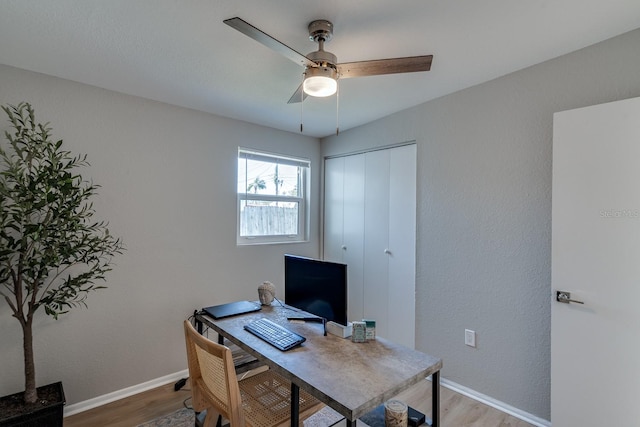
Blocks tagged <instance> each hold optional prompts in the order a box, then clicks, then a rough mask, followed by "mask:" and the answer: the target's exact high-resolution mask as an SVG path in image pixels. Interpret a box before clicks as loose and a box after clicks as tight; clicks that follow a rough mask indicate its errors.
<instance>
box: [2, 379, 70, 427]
mask: <svg viewBox="0 0 640 427" xmlns="http://www.w3.org/2000/svg"><path fill="white" fill-rule="evenodd" d="M23 395H24V393H23V392H21V393H16V394H12V395H9V396H4V397H0V427H44V426H46V427H62V419H63V417H64V403H65V398H64V390H63V389H62V383H61V382H57V383H53V384H49V385H45V386H42V387H38V398H39V400H38V402H36V403H34V404H31V405H26V404H25V403H24V401H23Z"/></svg>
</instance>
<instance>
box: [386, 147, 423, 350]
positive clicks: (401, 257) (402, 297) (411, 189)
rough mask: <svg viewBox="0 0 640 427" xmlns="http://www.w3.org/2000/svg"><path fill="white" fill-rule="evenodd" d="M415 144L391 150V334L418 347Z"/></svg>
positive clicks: (397, 339) (389, 288)
mask: <svg viewBox="0 0 640 427" xmlns="http://www.w3.org/2000/svg"><path fill="white" fill-rule="evenodd" d="M415 236H416V146H415V145H407V146H403V147H398V148H394V149H392V150H390V152H389V254H388V258H389V275H388V278H389V279H388V283H389V286H388V304H389V316H388V322H389V330H390V331H393V336H390V337H389V338H391V339H393V340H394V341H396V342H398V343H400V344H402V345H405V346H407V347H409V348H414V347H415V297H416V295H415V289H416V287H415V271H416V265H415V253H416V243H415V242H416V238H415Z"/></svg>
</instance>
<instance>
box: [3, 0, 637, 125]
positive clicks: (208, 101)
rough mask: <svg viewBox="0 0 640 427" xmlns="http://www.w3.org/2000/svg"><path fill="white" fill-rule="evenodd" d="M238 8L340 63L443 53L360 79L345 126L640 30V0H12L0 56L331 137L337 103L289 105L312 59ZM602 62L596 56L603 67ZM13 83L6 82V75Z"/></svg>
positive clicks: (343, 105) (344, 92)
mask: <svg viewBox="0 0 640 427" xmlns="http://www.w3.org/2000/svg"><path fill="white" fill-rule="evenodd" d="M234 16H239V17H241V18H243V19H244V20H245V21H248V22H249V23H251V24H253V25H254V26H256V27H258V28H260V29H261V30H262V31H264V32H266V33H268V34H270V35H271V36H272V37H275V38H276V39H278V40H280V41H281V42H283V43H285V44H287V45H289V46H290V47H292V48H293V49H295V50H297V51H299V52H302V53H308V52H311V51H314V50H316V48H317V45H316V44H315V43H314V42H312V41H310V40H309V39H308V32H307V25H308V23H309V22H310V21H312V20H314V19H328V20H330V21H332V22H333V24H334V37H333V39H332V40H331V41H330V42H329V43H327V44H326V46H325V49H326V50H328V51H330V52H332V53H334V54H335V55H337V57H338V62H353V61H362V60H370V59H382V58H393V57H401V56H414V55H426V54H433V55H434V59H433V65H432V68H431V71H429V72H423V73H411V74H396V75H386V76H375V77H362V78H356V79H347V80H344V81H343V82H341V84H340V103H339V114H338V117H339V126H340V130H346V129H349V128H352V127H355V126H358V125H361V124H364V123H367V122H370V121H372V120H375V119H378V118H380V117H384V116H386V115H389V114H392V113H394V112H397V111H400V110H403V109H406V108H408V107H411V106H414V105H417V104H421V103H423V102H425V101H428V100H430V99H434V98H437V97H440V96H443V95H446V94H448V93H452V92H455V91H458V90H460V89H463V88H466V87H469V86H473V85H475V84H478V83H481V82H485V81H487V80H491V79H493V78H496V77H499V76H502V75H505V74H508V73H510V72H513V71H515V70H518V69H522V68H525V67H527V66H530V65H533V64H536V63H539V62H542V61H545V60H548V59H551V58H554V57H557V56H560V55H562V54H565V53H568V52H571V51H574V50H577V49H580V48H582V47H585V46H588V45H591V44H594V43H596V42H599V41H602V40H605V39H607V38H611V37H613V36H616V35H618V34H622V33H624V32H627V31H630V30H632V29H635V28H638V27H639V26H640V1H639V0H606V1H602V0H483V1H479V0H395V1H390V0H323V1H309V0H272V1H265V0H180V1H179V0H2V1H1V2H0V63H2V64H6V65H11V66H15V67H19V68H23V69H27V70H32V71H37V72H41V73H45V74H49V75H53V76H58V77H62V78H65V79H69V80H74V81H77V82H82V83H87V84H90V85H94V86H98V87H102V88H106V89H111V90H115V91H119V92H123V93H128V94H132V95H137V96H141V97H144V98H149V99H153V100H158V101H162V102H167V103H170V104H174V105H180V106H183V107H189V108H193V109H196V110H201V111H206V112H210V113H214V114H217V115H221V116H225V117H231V118H235V119H240V120H244V121H248V122H252V123H257V124H261V125H266V126H270V127H273V128H277V129H283V130H287V131H291V132H297V131H299V127H300V120H301V117H302V120H303V122H304V134H306V135H311V136H316V137H322V136H326V135H331V134H334V133H335V130H336V100H335V97H331V98H328V99H321V98H307V100H306V101H305V102H304V110H303V111H301V108H300V104H299V103H298V104H287V101H288V100H289V97H290V96H291V95H292V94H293V92H294V91H295V89H296V88H297V87H298V85H299V84H300V82H301V77H302V71H303V69H302V67H300V66H298V65H296V64H295V63H293V62H292V61H290V60H288V59H286V58H285V57H283V56H280V55H279V54H277V53H274V52H272V51H270V50H269V49H268V48H266V47H264V46H263V45H261V44H259V43H257V42H256V41H254V40H252V39H250V38H248V37H247V36H244V35H243V34H241V33H239V32H238V31H236V30H234V29H232V28H231V27H228V26H227V25H225V24H223V23H222V21H223V19H226V18H230V17H234ZM595 65H596V64H594V66H595ZM0 84H2V82H0Z"/></svg>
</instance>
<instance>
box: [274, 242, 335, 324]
mask: <svg viewBox="0 0 640 427" xmlns="http://www.w3.org/2000/svg"><path fill="white" fill-rule="evenodd" d="M284 301H285V302H286V303H287V304H288V305H290V306H292V307H296V308H299V309H301V310H304V311H307V312H309V313H311V314H315V315H316V316H320V317H324V318H325V319H327V321H333V322H336V323H339V324H341V325H346V324H347V266H346V264H340V263H336V262H329V261H321V260H317V259H311V258H305V257H300V256H295V255H289V254H286V255H285V256H284Z"/></svg>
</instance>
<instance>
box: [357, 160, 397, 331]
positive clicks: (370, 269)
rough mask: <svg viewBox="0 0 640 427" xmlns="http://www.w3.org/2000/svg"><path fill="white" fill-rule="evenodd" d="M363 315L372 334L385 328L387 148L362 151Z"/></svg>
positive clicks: (387, 212) (386, 308)
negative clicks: (369, 321) (373, 322)
mask: <svg viewBox="0 0 640 427" xmlns="http://www.w3.org/2000/svg"><path fill="white" fill-rule="evenodd" d="M364 176H365V189H364V286H365V292H364V317H365V318H371V319H375V320H376V334H379V335H380V336H382V337H385V338H390V339H391V338H393V337H392V336H390V335H389V329H388V318H387V317H388V312H389V310H388V304H389V302H388V299H387V296H388V290H387V288H388V274H389V273H388V255H387V253H386V251H387V250H388V244H389V241H388V233H389V150H380V151H373V152H370V153H366V154H365V175H364Z"/></svg>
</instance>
